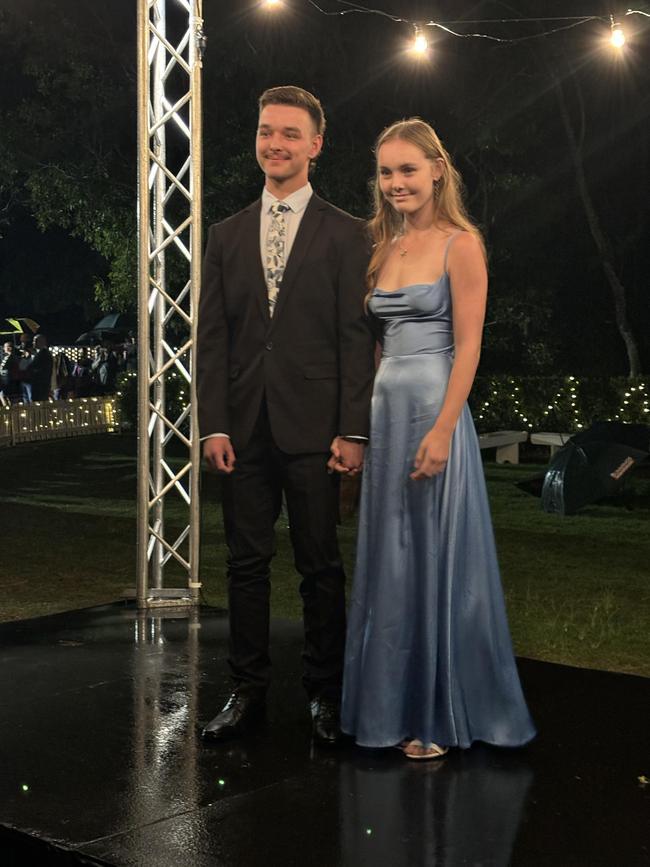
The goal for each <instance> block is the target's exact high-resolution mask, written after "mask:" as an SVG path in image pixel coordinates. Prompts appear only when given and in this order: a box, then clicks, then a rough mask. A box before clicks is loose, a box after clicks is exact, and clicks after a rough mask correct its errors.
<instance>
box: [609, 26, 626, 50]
mask: <svg viewBox="0 0 650 867" xmlns="http://www.w3.org/2000/svg"><path fill="white" fill-rule="evenodd" d="M610 41H611V43H612V45H613V46H614V48H622V47H623V46H624V45H625V33H623V28H622V27H621V25H620V24H613V25H612V35H611V37H610Z"/></svg>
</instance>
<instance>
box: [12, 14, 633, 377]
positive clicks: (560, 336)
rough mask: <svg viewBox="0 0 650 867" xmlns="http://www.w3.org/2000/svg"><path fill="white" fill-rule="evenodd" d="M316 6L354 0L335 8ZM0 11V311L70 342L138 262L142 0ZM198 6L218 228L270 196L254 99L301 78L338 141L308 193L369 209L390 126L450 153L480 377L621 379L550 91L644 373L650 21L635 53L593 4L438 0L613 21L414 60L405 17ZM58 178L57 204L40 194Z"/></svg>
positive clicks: (453, 42) (524, 30) (597, 268)
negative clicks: (378, 141)
mask: <svg viewBox="0 0 650 867" xmlns="http://www.w3.org/2000/svg"><path fill="white" fill-rule="evenodd" d="M319 5H321V6H322V7H323V8H324V9H326V10H329V11H341V10H343V9H345V8H346V7H345V6H344V5H342V4H340V3H337V2H335V0H319ZM362 5H367V6H368V7H370V5H371V4H370V3H368V4H362ZM376 5H377V8H380V9H381V10H383V11H386V12H388V13H390V14H393V15H398V16H401V17H406V18H408V19H409V20H411V21H426V20H430V18H431V15H432V11H433V6H432V4H430V3H417V2H411V0H378V2H377V4H376ZM107 7H110V8H107ZM639 8H640V9H646V11H648V8H647V7H645V6H643V5H641V6H640V7H639ZM621 9H622V11H624V10H625V6H621ZM0 10H1V11H0V40H2V43H0V47H1V48H2V49H3V50H2V51H1V56H2V60H0V66H2V67H3V76H2V79H3V81H2V85H0V96H1V97H2V103H1V104H0V110H1V112H2V117H1V118H0V119H1V120H2V122H3V129H6V130H8V132H7V134H6V135H5V136H3V142H2V145H0V171H1V177H2V178H3V185H2V196H3V198H2V200H1V206H2V210H1V211H0V230H1V231H2V235H3V240H2V245H1V253H0V293H1V294H0V313H2V314H3V315H6V314H18V315H32V316H34V318H37V319H38V314H39V313H40V314H41V315H42V316H43V317H44V318H45V319H46V321H48V322H51V323H52V327H54V328H58V329H59V330H60V331H61V335H60V336H61V338H62V339H65V338H67V339H70V338H73V337H74V336H75V335H74V334H70V333H64V332H66V327H67V329H68V331H70V330H74V328H78V330H83V327H84V326H86V325H88V324H92V321H91V320H92V319H93V317H95V316H97V317H98V316H99V315H100V311H99V308H98V307H97V306H96V304H95V302H94V300H93V299H94V293H95V290H94V285H95V283H97V281H98V280H99V281H100V282H101V283H102V285H103V287H104V290H103V292H104V296H103V297H104V299H106V298H108V299H109V301H110V298H111V294H110V293H111V281H112V280H114V281H118V282H119V281H120V280H121V281H122V284H121V285H126V284H127V283H128V276H125V275H128V274H129V273H130V271H129V269H130V268H131V265H132V263H131V261H130V260H131V259H132V258H133V256H132V253H131V251H130V249H127V247H128V238H129V237H131V236H132V235H133V227H132V226H128V227H127V226H125V223H128V222H129V221H130V220H132V219H133V209H134V205H135V181H136V178H135V120H136V115H135V110H136V104H135V67H136V60H135V3H134V2H133V0H113V2H111V3H110V4H103V7H101V8H100V7H99V6H98V5H97V4H93V6H92V10H91V7H89V6H88V4H80V3H78V2H72V0H58V2H54V0H42V2H39V3H36V2H34V0H27V2H22V3H18V2H8V0H4V2H2V4H1V5H0ZM203 11H204V17H205V23H206V32H207V35H208V47H207V52H206V56H205V63H204V115H205V203H204V204H205V217H206V222H211V221H213V220H215V219H220V218H223V217H225V216H227V215H228V214H229V213H232V212H234V211H236V210H238V209H239V208H241V207H243V206H244V205H246V204H247V203H248V202H249V201H250V200H251V199H253V198H255V197H256V196H257V195H258V194H259V192H260V189H261V184H262V178H261V175H260V173H259V169H258V168H257V166H256V163H255V160H254V156H253V138H254V130H255V121H256V98H257V96H258V95H259V93H260V92H261V91H262V90H263V89H264V88H266V87H268V86H272V85H277V84H287V83H293V84H298V85H301V86H303V87H306V88H308V89H309V90H312V91H313V92H315V93H316V94H317V95H318V96H319V98H320V99H321V101H322V102H323V105H324V108H325V111H326V114H327V119H328V131H327V136H326V145H325V149H324V153H323V155H322V158H321V160H320V161H319V165H318V167H317V169H316V172H315V174H314V177H313V180H312V183H313V184H314V187H315V188H316V189H317V190H318V192H319V193H320V194H321V195H323V196H325V197H326V198H328V199H329V200H330V201H332V202H334V203H335V204H337V205H339V206H340V207H343V208H345V209H347V210H349V211H351V212H353V213H355V214H358V215H360V216H365V215H367V213H368V209H369V203H370V199H369V195H368V180H369V178H370V177H371V174H372V152H371V151H372V144H373V141H374V139H375V137H376V136H377V134H378V133H379V132H380V131H381V129H382V128H383V127H384V126H385V125H386V124H388V123H391V122H392V121H394V120H396V119H398V118H401V117H408V116H411V115H419V116H421V117H423V118H425V119H426V120H427V121H429V122H430V123H432V124H433V125H434V127H435V128H436V130H437V131H438V133H439V134H440V136H441V137H442V139H443V141H444V142H445V144H446V146H447V147H448V149H449V150H450V151H451V153H452V155H453V157H454V159H455V161H456V163H457V166H458V167H459V169H460V170H461V172H462V174H463V177H464V180H465V183H466V187H467V197H468V202H469V207H470V210H471V212H472V214H473V216H474V218H475V219H476V220H477V221H478V223H479V224H480V226H481V227H482V229H483V231H484V232H485V235H486V240H487V244H488V249H489V253H490V270H491V291H490V308H489V311H488V323H489V324H488V327H487V328H486V349H485V353H484V360H483V367H484V369H486V370H488V371H495V372H508V371H512V372H528V373H540V374H544V373H557V372H561V371H566V372H569V370H570V371H571V372H580V373H583V374H600V375H603V374H624V373H626V372H627V369H626V355H625V350H624V347H623V343H622V341H621V339H620V337H619V335H618V333H617V330H616V325H615V322H614V308H613V302H612V297H611V291H610V287H609V284H608V282H607V280H606V278H605V274H604V271H603V267H602V262H601V257H600V256H599V252H598V249H597V247H596V244H595V243H594V240H593V237H592V234H591V233H590V230H589V226H588V224H587V220H586V217H585V211H584V207H583V201H582V199H581V197H580V196H579V194H578V187H577V184H576V173H575V167H574V165H573V162H572V159H571V151H570V148H569V142H568V139H567V130H566V128H565V126H564V125H563V123H562V119H561V114H560V108H559V103H558V92H557V88H556V87H555V86H554V81H556V80H559V81H560V82H561V88H562V97H563V99H564V101H565V105H566V106H567V111H568V114H569V116H570V119H571V125H572V129H573V132H574V134H575V135H576V136H578V137H579V138H580V137H582V138H581V142H582V144H581V153H582V158H583V161H584V168H585V178H586V183H587V190H588V194H589V196H590V197H591V200H592V202H593V207H594V213H595V215H596V217H597V220H598V223H599V226H600V228H601V229H602V232H603V234H604V237H605V238H606V239H607V244H608V245H611V250H612V254H611V255H612V261H613V262H614V266H615V270H616V273H617V275H618V277H619V279H620V281H621V283H622V284H623V286H624V288H625V293H626V297H627V301H628V308H629V318H630V321H631V323H632V328H633V331H634V334H635V337H636V340H637V342H638V344H639V348H640V352H641V356H642V362H643V366H644V368H645V369H646V370H648V368H650V341H649V340H648V336H647V335H648V333H649V330H650V305H648V303H647V300H646V296H647V287H648V285H649V283H650V281H649V277H650V252H649V250H650V244H649V243H648V240H649V237H648V236H649V225H650V214H649V210H648V205H647V190H648V179H649V178H648V174H649V172H648V165H649V160H648V157H649V153H650V146H649V139H650V135H649V127H650V125H649V123H648V114H649V112H650V71H649V70H650V63H649V62H648V60H650V26H649V24H650V19H648V18H643V17H641V16H626V17H624V18H623V19H621V20H622V21H623V26H624V27H625V30H626V34H627V37H628V42H627V44H626V45H625V47H624V49H623V50H622V51H620V52H618V53H617V52H615V51H614V50H613V49H612V48H611V47H610V46H609V45H608V44H607V43H606V39H607V35H608V23H607V21H608V17H609V13H610V11H612V7H611V6H608V5H607V4H604V3H602V2H600V0H594V2H563V3H552V4H549V3H540V2H532V0H531V2H517V3H509V4H505V3H495V2H478V3H469V2H442V3H436V4H435V13H436V20H438V21H453V22H458V23H456V24H452V25H450V26H451V27H452V29H457V30H458V31H462V32H482V33H489V34H492V35H496V36H501V37H506V38H515V37H522V36H528V35H531V34H534V33H537V32H540V31H541V30H549V29H552V28H553V27H556V26H562V24H566V23H567V22H537V23H535V22H532V23H527V24H521V25H517V24H512V23H511V24H505V23H504V24H487V23H483V24H470V23H466V22H470V21H474V20H477V19H486V18H503V17H519V16H526V17H538V16H548V15H550V14H552V13H553V12H556V13H557V14H558V15H563V16H572V15H594V16H602V19H603V20H599V21H591V22H588V23H586V24H585V25H582V26H579V27H574V28H572V29H569V30H564V31H563V32H559V33H556V34H553V35H550V36H547V37H544V38H541V39H535V40H529V41H521V42H519V43H516V44H501V43H495V42H491V41H488V40H485V39H460V38H455V37H453V36H451V35H448V34H445V33H444V32H442V31H440V30H435V29H431V28H426V30H425V32H426V33H427V35H428V36H429V37H430V39H431V42H432V46H431V50H430V56H429V58H428V59H427V60H426V61H424V62H423V61H418V60H415V59H414V58H413V57H412V56H410V55H409V54H408V53H407V52H406V51H405V47H406V45H407V44H408V41H409V40H410V38H411V36H412V32H413V31H412V27H411V26H410V25H408V24H399V23H396V22H393V21H391V20H389V19H388V18H387V17H385V16H378V15H369V14H347V15H345V16H340V15H339V16H326V15H323V14H322V13H320V12H318V11H317V10H316V9H315V8H314V7H313V5H312V4H310V2H309V0H290V2H289V0H287V2H286V3H285V5H284V8H278V9H276V10H274V11H272V12H271V11H269V10H267V9H264V8H262V7H260V4H259V3H257V2H249V0H236V2H235V0H204V10H203ZM170 26H172V27H173V21H172V22H171V25H170ZM44 82H45V84H44ZM86 102H88V104H86ZM89 118H90V119H89ZM48 171H49V173H50V174H49V175H48ZM54 176H56V178H57V184H59V185H60V187H59V189H60V195H59V193H58V190H57V191H56V195H54V194H52V195H50V191H49V190H48V186H49V184H48V177H49V178H51V177H54ZM44 187H45V188H44ZM63 199H65V202H66V204H65V206H63V205H61V207H60V208H59V206H58V204H57V203H58V202H59V201H62V200H63ZM82 212H83V215H84V216H83V219H82V218H81V217H80V216H79V215H80V214H81V213H82ZM95 223H96V224H97V226H96V227H95V229H94V231H93V232H90V231H89V230H88V226H89V225H90V224H93V226H95ZM39 224H40V225H39ZM42 226H47V230H46V231H45V232H42V231H41V227H42ZM101 231H104V237H103V240H102V239H100V240H99V241H98V240H97V239H98V233H101ZM110 232H114V233H115V240H114V241H111V243H110V244H109V243H108V242H107V241H106V236H107V233H108V234H110ZM120 232H123V237H124V239H125V241H124V243H123V244H122V246H121V247H120V240H119V239H120V237H122V236H121V235H120ZM75 235H76V237H71V236H75ZM116 251H117V252H116ZM107 253H108V255H107ZM129 291H131V290H130V289H129V288H128V286H127V289H126V293H127V295H128V292H129ZM100 294H101V293H100ZM123 298H124V294H123V295H122V299H123ZM105 303H106V300H105ZM16 304H18V305H19V307H20V309H17V308H16ZM73 326H74V327H73Z"/></svg>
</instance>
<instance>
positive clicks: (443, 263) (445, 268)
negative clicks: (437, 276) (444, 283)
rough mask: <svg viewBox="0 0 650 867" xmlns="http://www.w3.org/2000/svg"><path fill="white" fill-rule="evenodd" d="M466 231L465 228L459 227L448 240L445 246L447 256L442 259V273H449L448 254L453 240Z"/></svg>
mask: <svg viewBox="0 0 650 867" xmlns="http://www.w3.org/2000/svg"><path fill="white" fill-rule="evenodd" d="M464 231H465V230H464V229H458V231H457V232H454V233H453V234H452V236H451V237H450V239H449V240H448V241H447V246H446V247H445V257H444V259H443V261H442V273H443V274H446V273H447V256H448V255H449V248H450V247H451V242H452V241H453V240H454V238H457V237H458V235H462V234H463V232H464Z"/></svg>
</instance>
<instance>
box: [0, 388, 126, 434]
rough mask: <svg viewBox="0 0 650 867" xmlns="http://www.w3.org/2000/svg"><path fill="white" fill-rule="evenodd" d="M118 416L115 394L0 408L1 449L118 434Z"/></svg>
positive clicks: (19, 404)
mask: <svg viewBox="0 0 650 867" xmlns="http://www.w3.org/2000/svg"><path fill="white" fill-rule="evenodd" d="M118 416H119V413H118V407H117V401H116V398H115V396H114V395H108V396H105V397H78V398H70V399H69V400H47V401H40V402H35V403H29V404H23V403H18V404H14V405H13V406H10V407H0V447H1V446H15V445H17V444H18V443H27V442H37V441H39V440H51V439H58V438H60V437H74V436H83V435H84V434H94V433H113V432H117V431H118V430H119V417H118Z"/></svg>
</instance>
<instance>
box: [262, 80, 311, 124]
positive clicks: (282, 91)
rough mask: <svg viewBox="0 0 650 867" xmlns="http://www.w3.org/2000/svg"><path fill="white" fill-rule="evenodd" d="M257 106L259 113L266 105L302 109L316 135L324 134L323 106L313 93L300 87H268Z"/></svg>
mask: <svg viewBox="0 0 650 867" xmlns="http://www.w3.org/2000/svg"><path fill="white" fill-rule="evenodd" d="M259 104H260V111H262V109H263V108H265V107H266V106H267V105H293V106H296V108H304V109H305V111H306V112H307V113H308V115H309V116H310V118H311V119H312V120H313V122H314V126H315V127H316V132H317V133H318V135H324V134H325V113H324V111H323V106H322V105H321V104H320V101H319V100H318V99H316V97H315V96H314V94H313V93H310V92H309V91H308V90H303V89H302V87H295V86H294V85H293V84H286V85H283V86H282V87H269V88H268V90H265V91H264V93H263V94H262V95H261V96H260V100H259Z"/></svg>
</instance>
